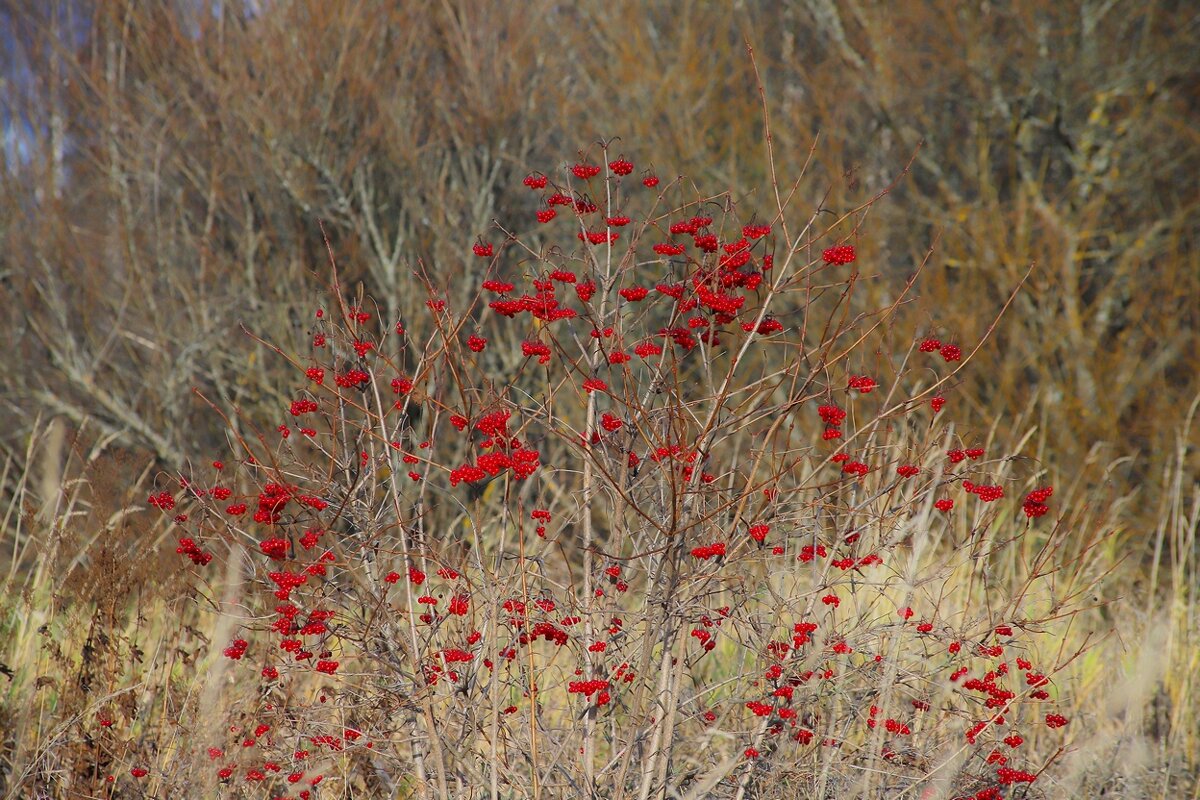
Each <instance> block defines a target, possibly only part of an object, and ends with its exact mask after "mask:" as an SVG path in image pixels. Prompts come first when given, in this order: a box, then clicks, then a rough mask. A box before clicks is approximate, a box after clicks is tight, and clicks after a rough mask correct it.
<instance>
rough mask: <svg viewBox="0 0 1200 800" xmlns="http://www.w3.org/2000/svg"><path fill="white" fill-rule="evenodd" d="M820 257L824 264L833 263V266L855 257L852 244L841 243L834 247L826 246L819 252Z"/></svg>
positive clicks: (852, 259)
mask: <svg viewBox="0 0 1200 800" xmlns="http://www.w3.org/2000/svg"><path fill="white" fill-rule="evenodd" d="M821 258H822V259H824V261H825V263H826V264H833V265H834V266H842V265H844V264H849V263H851V262H853V261H854V259H855V258H856V255H855V253H854V245H852V244H843V245H838V246H836V247H828V248H826V249H825V252H823V253H822V254H821Z"/></svg>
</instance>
